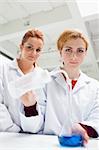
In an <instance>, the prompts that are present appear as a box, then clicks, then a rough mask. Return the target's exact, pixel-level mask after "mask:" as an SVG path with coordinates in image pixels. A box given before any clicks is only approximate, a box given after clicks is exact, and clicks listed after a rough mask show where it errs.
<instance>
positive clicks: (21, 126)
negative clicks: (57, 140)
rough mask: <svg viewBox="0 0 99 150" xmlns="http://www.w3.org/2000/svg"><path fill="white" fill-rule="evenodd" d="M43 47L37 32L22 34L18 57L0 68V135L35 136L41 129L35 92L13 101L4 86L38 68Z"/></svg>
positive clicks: (42, 38)
mask: <svg viewBox="0 0 99 150" xmlns="http://www.w3.org/2000/svg"><path fill="white" fill-rule="evenodd" d="M43 45H44V37H43V33H42V32H41V31H39V30H35V29H33V30H30V31H28V32H26V33H25V35H24V37H23V39H22V42H21V44H20V57H19V58H18V59H17V58H16V59H15V60H14V61H12V62H11V63H9V64H7V65H4V66H2V68H0V70H1V71H0V131H7V132H21V131H26V132H33V133H35V132H38V129H39V128H41V126H40V125H39V122H43V118H42V117H40V119H39V117H38V116H37V117H36V115H38V111H37V109H38V108H37V96H36V94H35V92H33V91H30V92H27V93H26V94H24V95H23V96H22V97H21V98H20V99H13V98H12V97H11V95H10V94H9V89H8V83H9V82H10V81H13V80H15V79H18V78H19V77H21V76H24V75H25V74H27V73H29V72H32V71H33V70H34V68H37V67H38V66H37V64H36V62H37V60H38V58H39V57H40V55H41V51H42V48H43ZM38 68H39V67H38ZM31 114H32V117H31ZM31 124H32V126H30V125H31Z"/></svg>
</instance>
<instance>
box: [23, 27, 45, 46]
mask: <svg viewBox="0 0 99 150" xmlns="http://www.w3.org/2000/svg"><path fill="white" fill-rule="evenodd" d="M30 37H36V38H38V39H41V40H42V42H43V43H44V37H43V33H42V32H41V31H39V30H36V29H32V30H30V31H27V32H26V33H25V34H24V36H23V38H22V43H21V44H22V45H24V43H25V42H26V41H27V40H28V39H29V38H30Z"/></svg>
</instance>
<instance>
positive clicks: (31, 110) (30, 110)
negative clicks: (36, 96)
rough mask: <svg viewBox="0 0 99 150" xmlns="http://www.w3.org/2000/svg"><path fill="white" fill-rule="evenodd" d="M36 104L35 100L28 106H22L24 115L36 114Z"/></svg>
mask: <svg viewBox="0 0 99 150" xmlns="http://www.w3.org/2000/svg"><path fill="white" fill-rule="evenodd" d="M36 105H37V102H36V103H35V105H33V106H29V107H25V106H24V111H25V116H26V117H31V116H36V115H38V111H37V110H36Z"/></svg>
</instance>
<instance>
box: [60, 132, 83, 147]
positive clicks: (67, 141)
mask: <svg viewBox="0 0 99 150" xmlns="http://www.w3.org/2000/svg"><path fill="white" fill-rule="evenodd" d="M58 140H59V143H60V145H62V146H67V147H78V146H83V138H82V136H81V135H78V134H76V135H72V136H58Z"/></svg>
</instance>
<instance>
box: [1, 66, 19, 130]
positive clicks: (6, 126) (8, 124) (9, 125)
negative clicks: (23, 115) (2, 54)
mask: <svg viewBox="0 0 99 150" xmlns="http://www.w3.org/2000/svg"><path fill="white" fill-rule="evenodd" d="M5 92H6V91H5V89H4V86H3V66H1V65H0V131H1V132H5V131H6V132H19V131H20V130H21V129H20V127H19V126H17V125H16V124H14V123H13V121H12V118H11V116H10V113H9V111H8V109H7V107H6V105H5V104H4V93H5Z"/></svg>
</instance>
